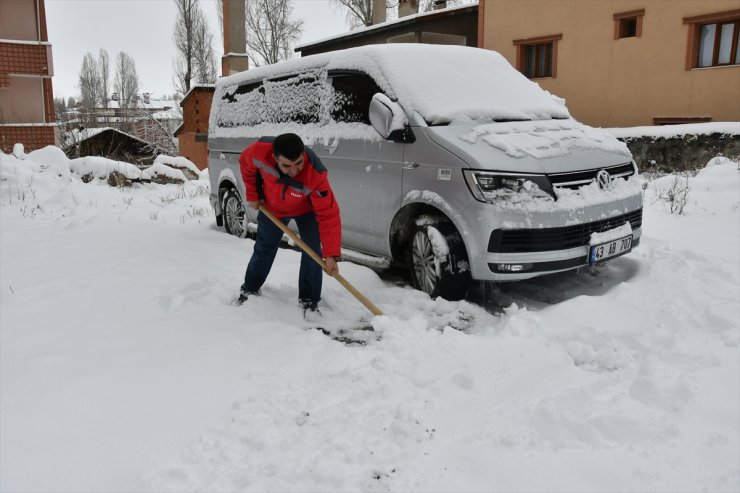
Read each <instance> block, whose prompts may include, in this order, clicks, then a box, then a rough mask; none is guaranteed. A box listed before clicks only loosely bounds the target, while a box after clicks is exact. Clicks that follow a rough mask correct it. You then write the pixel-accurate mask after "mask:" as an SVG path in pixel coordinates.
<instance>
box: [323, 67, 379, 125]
mask: <svg viewBox="0 0 740 493" xmlns="http://www.w3.org/2000/svg"><path fill="white" fill-rule="evenodd" d="M329 75H330V78H331V84H332V89H333V91H332V98H331V101H330V105H329V108H330V113H331V119H332V120H334V121H335V122H350V123H352V122H357V123H365V124H368V125H369V124H370V115H369V112H368V110H369V108H370V100H371V99H372V98H373V95H374V94H375V93H378V92H383V91H381V90H380V87H378V84H376V83H375V81H374V80H373V79H372V77H370V76H369V75H367V74H363V73H360V72H348V73H335V74H331V73H330V74H329Z"/></svg>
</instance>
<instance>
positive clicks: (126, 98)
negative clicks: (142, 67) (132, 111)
mask: <svg viewBox="0 0 740 493" xmlns="http://www.w3.org/2000/svg"><path fill="white" fill-rule="evenodd" d="M113 90H114V91H115V92H116V93H118V106H119V107H121V108H130V107H133V106H135V105H136V99H137V98H138V95H139V74H138V73H137V72H136V63H135V62H134V59H133V58H131V55H129V54H128V53H126V52H125V51H122V52H119V53H118V55H117V56H116V75H115V80H114V82H113Z"/></svg>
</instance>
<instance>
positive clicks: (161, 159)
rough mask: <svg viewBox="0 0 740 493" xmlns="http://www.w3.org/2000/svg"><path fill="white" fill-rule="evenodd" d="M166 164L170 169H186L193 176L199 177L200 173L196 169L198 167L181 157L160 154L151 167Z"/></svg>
mask: <svg viewBox="0 0 740 493" xmlns="http://www.w3.org/2000/svg"><path fill="white" fill-rule="evenodd" d="M160 163H161V164H166V165H167V166H169V167H171V168H177V169H186V170H188V171H189V172H191V173H192V174H194V175H195V176H198V177H200V174H201V171H200V169H198V167H197V166H196V165H195V163H194V162H192V161H191V160H190V159H188V158H186V157H183V156H174V157H173V156H166V155H164V154H160V155H159V156H157V157H156V158H155V159H154V163H152V165H153V166H154V165H157V164H160Z"/></svg>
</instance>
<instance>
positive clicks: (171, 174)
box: [142, 162, 188, 182]
mask: <svg viewBox="0 0 740 493" xmlns="http://www.w3.org/2000/svg"><path fill="white" fill-rule="evenodd" d="M142 176H143V177H144V178H146V179H148V180H151V179H152V178H155V177H157V176H164V177H167V178H169V179H172V180H179V181H180V182H186V181H188V177H187V176H185V173H183V172H182V170H179V169H176V168H173V167H171V166H168V165H167V164H164V163H163V162H155V163H154V164H153V165H151V166H149V167H148V168H147V169H145V170H144V171H143V172H142Z"/></svg>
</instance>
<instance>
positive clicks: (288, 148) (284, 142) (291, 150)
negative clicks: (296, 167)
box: [272, 134, 303, 161]
mask: <svg viewBox="0 0 740 493" xmlns="http://www.w3.org/2000/svg"><path fill="white" fill-rule="evenodd" d="M272 153H273V154H274V155H275V157H278V156H283V157H284V158H286V159H289V160H291V161H295V160H296V159H298V158H299V157H301V154H303V141H302V140H301V138H300V137H298V136H297V135H296V134H282V135H278V136H277V137H275V140H273V141H272Z"/></svg>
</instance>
